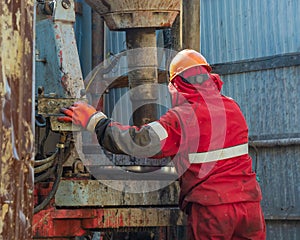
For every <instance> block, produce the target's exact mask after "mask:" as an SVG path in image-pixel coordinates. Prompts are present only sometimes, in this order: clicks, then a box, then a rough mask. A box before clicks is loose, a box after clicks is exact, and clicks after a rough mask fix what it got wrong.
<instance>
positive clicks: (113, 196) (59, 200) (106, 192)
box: [55, 180, 179, 207]
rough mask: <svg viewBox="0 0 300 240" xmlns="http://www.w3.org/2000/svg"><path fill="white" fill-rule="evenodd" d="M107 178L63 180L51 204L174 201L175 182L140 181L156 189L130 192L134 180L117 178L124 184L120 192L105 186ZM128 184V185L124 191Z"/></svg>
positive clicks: (108, 183)
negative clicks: (97, 179)
mask: <svg viewBox="0 0 300 240" xmlns="http://www.w3.org/2000/svg"><path fill="white" fill-rule="evenodd" d="M111 181H113V180H101V181H95V180H74V181H73V180H63V181H61V182H60V184H59V188H58V190H57V193H56V195H55V205H56V206H60V207H76V206H77V207H95V206H106V207H107V206H147V205H148V206H159V205H161V206H177V205H178V199H179V185H178V182H173V183H172V184H170V185H168V186H166V187H164V186H165V185H164V183H163V181H154V180H152V181H144V184H145V189H147V184H151V185H152V187H153V185H157V186H158V187H157V189H158V190H156V191H151V192H141V193H132V189H133V188H134V187H135V185H136V183H137V181H133V180H127V181H126V180H123V181H118V182H119V183H118V184H119V185H124V186H123V187H122V188H123V189H124V191H123V192H121V191H118V190H115V189H113V188H111V187H109V186H111V185H113V184H112V183H111ZM138 181H140V180H138ZM115 182H117V180H115ZM159 186H162V187H161V188H160V187H159ZM129 188H131V189H130V190H129V191H128V189H129Z"/></svg>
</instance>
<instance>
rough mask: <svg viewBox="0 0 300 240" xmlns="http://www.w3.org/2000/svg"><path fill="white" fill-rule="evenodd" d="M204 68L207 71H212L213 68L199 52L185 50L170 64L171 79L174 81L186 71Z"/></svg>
mask: <svg viewBox="0 0 300 240" xmlns="http://www.w3.org/2000/svg"><path fill="white" fill-rule="evenodd" d="M200 65H201V66H204V67H206V69H207V71H208V72H210V71H211V67H210V66H209V64H208V63H207V61H206V59H205V57H203V56H202V55H201V54H200V53H199V52H197V51H195V50H192V49H184V50H182V51H180V52H179V53H177V54H176V56H175V57H174V58H173V59H172V61H171V63H170V69H169V72H170V79H169V81H172V80H173V79H174V78H175V77H176V76H178V75H179V74H180V73H182V72H184V71H185V70H187V69H189V68H191V67H195V66H200Z"/></svg>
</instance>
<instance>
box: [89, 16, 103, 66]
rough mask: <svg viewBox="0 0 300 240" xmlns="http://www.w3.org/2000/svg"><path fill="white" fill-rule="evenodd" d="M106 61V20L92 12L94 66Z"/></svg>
mask: <svg viewBox="0 0 300 240" xmlns="http://www.w3.org/2000/svg"><path fill="white" fill-rule="evenodd" d="M103 60H104V20H103V19H102V18H101V16H100V14H99V13H97V12H95V11H92V66H93V68H94V67H96V66H97V65H98V64H99V63H101V62H102V61H103Z"/></svg>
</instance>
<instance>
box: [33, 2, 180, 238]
mask: <svg viewBox="0 0 300 240" xmlns="http://www.w3.org/2000/svg"><path fill="white" fill-rule="evenodd" d="M86 2H87V3H88V4H90V6H91V7H92V8H93V10H95V11H97V12H98V13H100V14H101V16H102V17H104V20H105V21H106V24H107V26H108V27H109V28H110V29H111V30H124V31H126V42H127V48H128V50H134V49H137V48H138V49H140V50H139V51H129V53H128V54H127V55H126V57H127V63H128V69H130V71H128V82H129V87H130V88H131V89H133V92H132V94H131V97H130V99H131V103H132V107H133V109H136V111H134V113H133V123H134V124H136V125H142V124H144V123H147V122H150V121H153V120H155V119H157V111H156V105H155V104H153V101H155V100H156V99H157V93H156V90H155V89H154V88H153V83H157V79H158V72H157V71H158V70H157V68H158V66H157V65H158V64H157V52H156V51H153V48H156V32H155V30H156V29H160V28H168V27H170V26H171V25H172V23H173V21H174V20H175V17H176V15H177V14H178V13H179V11H180V2H181V1H180V0H168V1H158V0H152V1H146V0H145V1H141V0H127V1H120V0H110V1H106V0H86ZM74 5H75V4H74V2H73V0H55V1H54V0H53V1H49V0H38V1H37V23H36V59H35V60H36V95H37V99H36V100H37V101H36V149H37V151H36V153H37V154H36V160H35V163H34V166H35V168H34V170H35V209H34V213H35V214H34V221H33V230H34V238H35V239H39V238H48V239H53V238H54V239H72V238H75V237H79V236H88V235H90V234H91V232H111V231H133V230H136V229H139V230H141V229H142V230H143V231H145V230H149V231H150V230H151V231H154V232H155V234H154V233H153V232H152V238H151V237H150V235H148V236H147V237H148V238H149V239H150V238H151V239H154V237H155V235H156V239H168V238H167V235H168V230H167V228H168V227H172V226H173V227H174V226H179V225H183V222H184V216H183V213H182V212H180V210H179V209H178V207H177V199H178V192H179V188H178V184H177V182H176V181H173V180H174V179H175V178H174V174H165V173H164V172H162V171H161V172H158V174H151V177H146V179H142V180H141V179H140V178H136V177H135V176H136V175H134V174H133V175H130V174H129V175H126V176H125V177H124V176H123V177H122V176H119V175H118V172H116V171H115V167H116V166H121V167H124V166H125V167H126V166H127V167H128V166H132V165H144V166H145V167H146V166H148V167H149V166H151V168H153V165H155V164H153V161H151V160H148V159H136V158H132V157H129V156H115V155H112V154H109V153H106V152H105V151H104V150H103V149H101V148H100V146H98V145H97V144H96V143H95V141H93V137H92V136H90V135H88V138H89V139H91V141H90V142H89V143H88V144H79V145H78V143H81V142H82V141H83V140H82V139H83V135H86V134H88V133H85V132H81V131H79V130H80V129H78V128H76V127H74V126H72V125H70V124H65V123H64V124H62V123H59V122H57V120H56V118H57V115H58V114H59V109H60V108H61V107H63V106H68V105H71V104H72V103H73V102H74V101H75V100H78V99H81V100H82V101H87V97H89V96H88V95H87V92H86V88H87V85H88V87H90V83H91V81H90V80H91V78H93V74H92V77H91V78H89V79H88V82H85V81H84V80H83V77H82V73H81V68H80V62H79V56H78V51H77V47H76V41H75V35H74V30H73V25H74V22H75V11H74ZM121 57H122V56H121ZM145 59H147V61H145ZM118 60H119V59H118V57H116V58H114V59H113V60H112V61H109V63H106V64H103V65H102V66H101V67H100V68H99V69H97V72H99V71H100V73H101V74H102V75H101V76H102V77H103V76H104V75H105V73H109V72H110V70H111V69H112V68H113V67H114V66H115V65H116V64H117V62H118ZM136 66H138V68H137V67H136ZM102 80H103V79H100V81H102ZM103 81H104V80H103ZM97 86H98V88H99V86H100V87H101V86H102V87H103V86H105V84H102V85H101V84H95V83H93V89H95V88H96V90H97ZM139 86H143V87H142V88H140V87H139ZM101 91H102V92H103V89H101ZM101 91H100V92H101ZM92 101H95V99H92ZM141 103H143V104H142V105H141ZM89 149H93V151H94V152H95V149H96V151H98V154H97V155H95V154H94V155H93V151H90V150H89ZM83 152H88V154H82V153H83ZM99 153H100V154H99ZM102 156H103V157H102ZM83 158H84V159H83ZM90 159H92V160H90ZM107 159H109V160H110V161H107ZM91 161H92V162H93V163H92V164H91V165H90V166H89V163H90V162H91ZM95 161H96V164H95ZM167 162H168V159H166V160H163V161H162V162H161V163H163V164H167ZM93 164H94V165H96V171H95V172H91V171H90V170H91V169H92V168H93V167H95V166H94V165H93ZM156 164H157V163H156ZM155 168H156V169H157V168H160V166H159V164H158V166H155ZM128 169H129V168H126V169H125V170H126V172H128V171H127V170H128ZM145 169H146V168H145ZM93 173H95V175H97V174H98V175H99V176H96V177H95V175H94V174H93ZM99 178H100V180H99ZM170 179H171V180H172V181H170ZM111 183H114V186H116V185H118V186H119V187H120V188H119V189H118V188H114V187H110V186H111ZM166 183H168V184H166ZM141 184H142V185H143V186H145V188H147V186H151V189H153V190H152V191H137V190H136V188H138V186H141ZM121 190H122V191H121ZM158 229H159V230H158ZM149 231H148V232H149ZM157 234H158V235H159V236H158V235H157ZM175 235H176V234H175ZM175 235H174V234H173V236H170V234H169V239H176V236H175ZM90 236H91V235H90ZM101 239H105V237H104V236H102V238H101ZM107 239H117V238H113V237H112V236H109V237H107ZM142 239H146V238H145V236H144V237H143V238H142Z"/></svg>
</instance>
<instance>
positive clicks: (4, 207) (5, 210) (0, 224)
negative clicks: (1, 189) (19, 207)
mask: <svg viewBox="0 0 300 240" xmlns="http://www.w3.org/2000/svg"><path fill="white" fill-rule="evenodd" d="M8 209H9V205H8V204H6V203H4V204H3V205H2V208H1V221H0V234H1V233H2V232H3V225H4V218H5V216H6V214H7V213H8ZM0 237H1V236H0Z"/></svg>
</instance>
